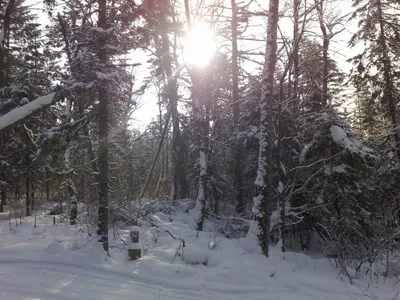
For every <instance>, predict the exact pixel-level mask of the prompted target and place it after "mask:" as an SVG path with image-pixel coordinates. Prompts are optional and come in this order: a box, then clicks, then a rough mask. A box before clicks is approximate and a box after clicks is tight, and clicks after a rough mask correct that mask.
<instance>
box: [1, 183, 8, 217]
mask: <svg viewBox="0 0 400 300" xmlns="http://www.w3.org/2000/svg"><path fill="white" fill-rule="evenodd" d="M6 201H7V191H6V188H5V187H3V189H2V190H1V204H0V212H4V205H6Z"/></svg>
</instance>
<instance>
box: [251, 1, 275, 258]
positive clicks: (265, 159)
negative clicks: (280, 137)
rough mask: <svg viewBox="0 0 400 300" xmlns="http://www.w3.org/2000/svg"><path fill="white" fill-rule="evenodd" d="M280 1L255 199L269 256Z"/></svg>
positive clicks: (271, 24)
mask: <svg viewBox="0 0 400 300" xmlns="http://www.w3.org/2000/svg"><path fill="white" fill-rule="evenodd" d="M278 11H279V0H270V2H269V15H268V29H267V46H266V51H265V65H264V72H263V78H262V87H261V98H260V131H259V137H260V141H259V159H258V170H257V178H256V180H255V187H256V192H257V196H256V197H254V206H253V213H254V214H255V216H256V219H257V222H258V229H259V232H258V238H259V242H260V245H261V249H262V251H263V253H264V255H265V256H268V248H269V237H270V215H271V204H272V192H273V188H272V176H273V168H272V150H273V136H272V135H273V128H272V126H273V125H272V121H273V115H272V109H273V96H274V92H273V89H274V73H275V64H276V50H277V28H278Z"/></svg>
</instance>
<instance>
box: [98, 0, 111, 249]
mask: <svg viewBox="0 0 400 300" xmlns="http://www.w3.org/2000/svg"><path fill="white" fill-rule="evenodd" d="M98 5H99V9H98V11H99V19H98V26H99V27H100V28H102V29H104V32H105V31H106V29H107V1H106V0H98ZM105 45H106V37H105V36H103V37H102V38H101V41H100V49H99V52H98V56H99V60H100V62H101V64H103V65H106V64H107V60H108V59H107V50H106V47H105ZM105 84H106V83H105V82H102V83H101V84H99V87H98V94H99V95H98V96H99V108H98V109H99V112H98V113H99V150H98V151H99V159H98V169H99V175H98V183H99V207H98V222H99V225H98V227H99V230H98V234H99V235H100V236H101V239H100V241H101V242H103V248H104V251H106V252H107V253H108V103H109V93H108V89H107V86H105Z"/></svg>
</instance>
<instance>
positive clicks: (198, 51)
mask: <svg viewBox="0 0 400 300" xmlns="http://www.w3.org/2000/svg"><path fill="white" fill-rule="evenodd" d="M215 52H216V45H215V41H214V34H213V32H212V31H211V30H210V29H209V27H208V26H207V24H204V23H198V24H195V25H194V26H193V27H192V30H191V31H190V32H189V34H188V36H187V37H186V39H185V43H184V49H183V58H184V60H185V62H186V63H189V64H194V65H198V66H204V65H206V64H207V63H208V62H209V61H210V59H211V57H212V56H213V55H214V54H215Z"/></svg>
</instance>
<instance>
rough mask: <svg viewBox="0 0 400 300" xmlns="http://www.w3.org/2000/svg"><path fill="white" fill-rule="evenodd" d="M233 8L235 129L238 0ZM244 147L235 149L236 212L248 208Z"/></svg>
mask: <svg viewBox="0 0 400 300" xmlns="http://www.w3.org/2000/svg"><path fill="white" fill-rule="evenodd" d="M231 8H232V22H231V31H232V104H233V119H234V126H235V129H236V130H238V125H239V117H240V107H239V70H238V69H239V68H238V44H237V37H238V33H237V26H238V23H237V7H236V0H231ZM243 156H244V155H243V149H242V147H241V145H239V146H237V147H235V149H234V164H235V166H234V176H235V191H236V201H237V205H236V212H237V213H239V214H242V213H243V212H244V210H245V208H246V203H245V198H244V190H243Z"/></svg>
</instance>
